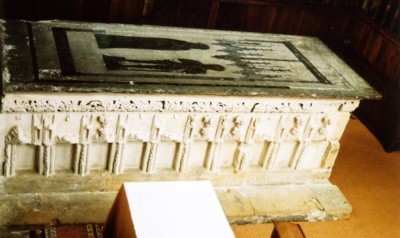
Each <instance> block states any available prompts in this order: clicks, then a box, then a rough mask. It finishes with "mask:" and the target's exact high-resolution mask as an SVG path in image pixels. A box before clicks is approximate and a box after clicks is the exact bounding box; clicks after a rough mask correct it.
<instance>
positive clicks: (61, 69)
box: [1, 21, 379, 99]
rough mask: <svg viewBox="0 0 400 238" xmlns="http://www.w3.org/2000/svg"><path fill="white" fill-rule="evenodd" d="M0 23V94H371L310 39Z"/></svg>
mask: <svg viewBox="0 0 400 238" xmlns="http://www.w3.org/2000/svg"><path fill="white" fill-rule="evenodd" d="M1 26H2V27H1V29H2V33H1V39H2V41H1V52H2V58H1V62H2V65H1V66H2V72H3V73H2V75H3V77H2V81H3V84H2V86H3V89H2V90H3V95H6V94H8V93H15V92H25V93H28V92H43V93H57V92H75V93H76V92H78V93H79V92H82V93H86V92H114V93H137V94H190V95H191V94H197V95H202V94H204V95H237V96H284V97H285V96H288V97H312V98H356V99H357V98H360V99H362V98H378V97H379V94H378V93H376V91H375V90H374V89H372V88H371V87H370V86H369V85H367V84H366V83H365V82H364V81H363V79H361V78H360V77H359V76H358V75H356V74H355V73H354V72H353V71H352V70H351V69H350V68H349V67H348V66H347V65H345V64H344V63H343V62H342V61H341V60H340V59H339V58H338V57H337V56H335V55H334V54H333V53H332V52H331V51H330V50H329V49H328V48H327V47H326V46H324V45H323V44H322V43H321V42H320V41H319V40H317V39H315V38H309V37H300V36H286V35H270V34H255V33H240V32H222V31H209V30H193V29H179V28H163V27H150V26H132V25H112V24H93V23H79V22H59V21H47V22H23V21H3V22H2V23H1Z"/></svg>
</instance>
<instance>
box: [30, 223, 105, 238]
mask: <svg viewBox="0 0 400 238" xmlns="http://www.w3.org/2000/svg"><path fill="white" fill-rule="evenodd" d="M102 228H103V225H102V224H86V225H68V226H57V227H47V228H45V229H43V230H36V231H31V232H30V236H29V237H30V238H102V237H103V236H102V235H101V229H102Z"/></svg>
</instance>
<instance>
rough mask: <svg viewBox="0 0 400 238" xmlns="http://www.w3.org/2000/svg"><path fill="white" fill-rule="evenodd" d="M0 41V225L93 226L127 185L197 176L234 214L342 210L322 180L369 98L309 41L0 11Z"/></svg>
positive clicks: (274, 216) (265, 216)
mask: <svg viewBox="0 0 400 238" xmlns="http://www.w3.org/2000/svg"><path fill="white" fill-rule="evenodd" d="M0 49H1V51H0V54H1V57H0V62H1V72H2V74H1V77H2V84H1V90H2V98H1V114H0V121H1V122H2V123H1V124H0V137H1V139H0V150H1V151H2V157H1V158H2V159H1V162H2V163H1V164H2V167H1V170H0V171H1V176H0V182H1V184H0V211H1V214H2V216H1V217H0V224H1V225H26V224H51V223H84V222H104V220H105V218H106V216H107V213H108V211H109V209H110V208H111V205H112V202H113V200H114V198H115V195H116V193H117V191H118V189H119V188H120V186H121V184H122V183H123V182H131V181H136V182H146V181H197V180H209V181H211V183H212V184H213V186H214V189H215V191H216V193H217V196H218V198H219V200H220V203H221V205H222V207H223V209H224V212H225V214H226V216H227V218H228V220H229V221H230V222H231V223H235V224H243V223H260V222H269V221H315V220H334V219H344V218H348V217H349V215H350V213H351V205H350V204H349V203H348V202H347V200H346V198H345V197H344V195H343V194H342V193H341V192H340V190H339V189H338V187H336V186H335V185H333V184H331V183H330V182H329V176H330V173H331V171H332V167H333V165H334V162H335V159H336V156H337V154H338V151H339V147H340V144H339V140H340V137H341V135H342V133H343V131H344V129H345V127H346V124H347V122H348V120H349V117H350V113H351V112H352V111H353V110H354V109H355V108H356V107H357V106H358V104H359V102H360V100H362V99H377V98H379V94H378V93H377V92H376V91H375V90H374V89H372V88H371V87H370V86H369V85H368V84H366V83H365V82H364V81H363V80H362V79H361V78H360V77H359V76H358V75H357V74H356V73H355V72H354V71H353V70H351V69H350V68H349V67H348V66H347V65H345V64H344V63H343V62H342V61H341V60H340V59H339V58H338V57H337V56H335V55H334V54H333V53H332V52H331V51H330V50H329V49H328V48H327V47H326V46H325V45H324V44H323V43H321V41H319V40H318V39H316V38H309V37H301V36H289V35H272V34H257V33H243V32H227V31H211V30H194V29H183V28H168V27H156V26H133V25H117V24H95V23H81V22H63V21H42V22H26V21H0ZM348 159H351V158H348Z"/></svg>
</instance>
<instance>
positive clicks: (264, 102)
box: [2, 94, 358, 113]
mask: <svg viewBox="0 0 400 238" xmlns="http://www.w3.org/2000/svg"><path fill="white" fill-rule="evenodd" d="M71 98H73V99H71ZM166 98H167V99H166ZM357 106H358V100H344V99H339V100H313V99H301V98H298V99H282V98H262V97H242V98H240V97H231V98H229V97H228V99H226V98H222V97H209V96H200V97H199V96H198V98H196V97H188V96H181V97H172V98H171V97H169V96H168V95H164V96H163V95H158V96H151V95H149V96H145V95H141V96H140V95H136V96H126V95H119V96H118V95H113V96H111V95H103V96H99V95H92V96H90V94H89V96H85V98H81V97H80V96H79V94H69V95H65V94H64V95H63V94H60V95H57V96H56V97H54V96H53V97H52V96H45V97H43V96H40V95H18V94H16V95H12V94H10V95H7V96H6V97H5V98H4V99H3V100H2V111H3V112H4V113H12V112H17V113H18V112H20V113H22V112H36V113H38V112H177V113H187V112H190V113H272V112H302V113H307V112H335V111H342V112H352V111H353V110H354V109H355V108H357Z"/></svg>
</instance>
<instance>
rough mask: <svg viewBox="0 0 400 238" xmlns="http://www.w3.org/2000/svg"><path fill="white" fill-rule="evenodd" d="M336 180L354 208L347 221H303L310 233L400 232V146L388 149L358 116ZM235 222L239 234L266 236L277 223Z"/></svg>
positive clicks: (344, 142) (371, 237)
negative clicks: (245, 223)
mask: <svg viewBox="0 0 400 238" xmlns="http://www.w3.org/2000/svg"><path fill="white" fill-rule="evenodd" d="M330 180H331V182H332V183H333V184H336V185H337V186H338V187H339V188H340V189H341V191H342V192H343V194H344V195H345V196H346V198H347V199H348V200H349V202H350V204H351V205H352V206H353V213H352V215H351V218H350V219H349V220H345V221H325V222H309V223H300V225H301V227H302V229H303V231H304V233H305V235H306V237H307V238H312V237H316V238H317V237H318V238H320V237H324V238H330V237H332V238H333V237H335V238H341V237H343V238H348V237H357V238H358V237H368V238H374V237H377V238H384V237H390V238H392V237H400V152H394V153H386V152H384V150H383V149H382V147H381V145H380V144H379V143H378V141H377V140H376V139H375V138H374V137H373V135H372V134H371V133H370V132H369V131H368V130H367V129H366V128H365V127H364V125H362V124H361V123H360V121H358V120H351V121H350V122H349V125H348V126H347V128H346V131H345V133H344V135H343V138H342V140H341V149H340V152H339V155H338V158H337V161H336V164H335V166H334V167H333V172H332V176H331V179H330ZM232 228H233V230H234V232H235V235H236V237H237V238H258V237H260V238H261V237H263V238H264V237H270V235H271V233H272V230H273V225H272V224H264V225H244V226H233V227H232Z"/></svg>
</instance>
